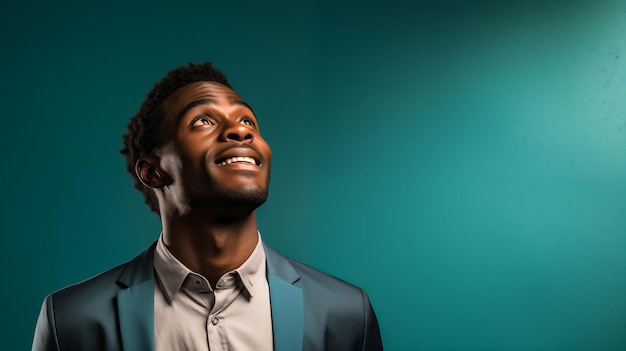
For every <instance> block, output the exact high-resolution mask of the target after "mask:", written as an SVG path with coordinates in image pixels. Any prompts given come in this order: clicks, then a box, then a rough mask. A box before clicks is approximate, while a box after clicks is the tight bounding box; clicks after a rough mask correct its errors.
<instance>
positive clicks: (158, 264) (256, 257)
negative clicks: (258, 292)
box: [154, 233, 267, 302]
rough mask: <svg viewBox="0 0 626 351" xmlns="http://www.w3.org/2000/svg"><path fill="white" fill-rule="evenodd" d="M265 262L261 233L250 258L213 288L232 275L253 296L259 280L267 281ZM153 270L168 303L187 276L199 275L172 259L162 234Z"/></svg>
mask: <svg viewBox="0 0 626 351" xmlns="http://www.w3.org/2000/svg"><path fill="white" fill-rule="evenodd" d="M265 260H266V257H265V250H263V243H262V241H261V233H259V239H258V241H257V244H256V247H255V248H254V250H253V251H252V254H250V257H248V259H247V260H246V261H245V262H244V263H243V264H242V265H241V266H239V268H237V269H235V270H232V271H230V272H226V273H224V275H223V276H222V277H221V278H220V280H218V282H217V286H216V287H214V288H217V289H219V288H220V281H221V280H222V279H228V278H229V277H232V275H233V274H234V275H238V276H239V277H240V279H241V283H242V284H243V286H244V289H245V290H246V291H247V292H248V294H249V295H250V296H254V293H255V286H259V285H260V284H258V281H259V279H267V278H266V277H265V274H264V273H265V269H264V268H265ZM154 270H155V271H156V273H157V276H158V278H159V282H160V286H161V288H162V290H163V293H164V295H165V296H166V297H167V299H168V301H169V302H171V301H172V300H174V299H175V298H176V294H177V293H178V291H179V290H180V289H181V287H182V286H183V283H184V282H185V279H186V278H187V276H188V275H190V274H192V275H200V274H198V273H196V272H193V271H192V270H190V269H189V268H187V267H186V266H185V265H184V264H183V263H182V262H180V261H179V260H178V259H177V258H176V257H174V255H173V254H172V253H171V252H170V250H169V249H168V248H167V246H165V243H164V241H163V233H161V235H160V236H159V239H158V241H157V245H156V249H155V251H154ZM200 276H201V275H200ZM205 279H206V278H205ZM207 282H208V281H207Z"/></svg>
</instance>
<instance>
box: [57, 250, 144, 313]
mask: <svg viewBox="0 0 626 351" xmlns="http://www.w3.org/2000/svg"><path fill="white" fill-rule="evenodd" d="M152 248H153V247H152V246H151V247H150V248H149V249H148V250H146V251H144V252H142V253H141V254H140V255H138V256H136V257H135V258H133V259H132V260H130V261H128V262H126V263H123V264H120V265H118V266H116V267H113V268H111V269H109V270H107V271H105V272H102V273H100V274H97V275H95V276H93V277H91V278H88V279H85V280H83V281H81V282H78V283H75V284H72V285H69V286H67V287H65V288H62V289H60V290H58V291H55V292H53V293H52V294H50V297H49V298H50V299H51V300H52V302H53V303H54V305H55V307H70V306H82V307H83V308H84V307H85V306H89V305H91V304H93V305H98V304H101V303H104V302H105V301H106V300H110V299H112V298H113V297H114V296H115V294H116V293H117V291H118V290H120V289H122V288H124V287H126V286H128V285H129V284H130V281H131V280H132V277H140V278H141V279H149V278H151V276H150V274H151V272H152V271H151V270H148V271H147V272H142V271H146V269H145V265H146V264H149V265H150V266H151V265H152V262H151V261H149V260H150V257H151V255H152V253H151V252H150V250H151V249H152Z"/></svg>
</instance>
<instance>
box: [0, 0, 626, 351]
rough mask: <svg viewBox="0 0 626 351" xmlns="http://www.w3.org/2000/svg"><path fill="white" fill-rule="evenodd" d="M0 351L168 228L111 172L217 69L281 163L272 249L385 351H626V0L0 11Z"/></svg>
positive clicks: (57, 6) (264, 228) (266, 212)
mask: <svg viewBox="0 0 626 351" xmlns="http://www.w3.org/2000/svg"><path fill="white" fill-rule="evenodd" d="M0 30H1V32H0V33H1V34H2V36H1V37H0V38H1V40H2V41H1V47H2V56H1V57H0V61H1V66H0V67H1V69H0V79H1V81H2V85H1V88H0V89H1V91H0V92H1V94H0V99H1V102H2V105H1V106H2V110H1V111H2V119H1V121H2V128H0V136H1V138H0V143H1V144H0V145H1V147H2V150H3V152H2V161H3V162H2V172H0V184H2V187H3V189H2V199H3V201H2V203H3V206H2V218H1V223H2V231H3V236H2V238H3V241H2V245H1V246H0V247H1V251H0V253H1V254H0V260H1V261H0V263H1V265H2V275H3V276H4V279H5V284H3V285H2V286H1V290H2V293H1V294H2V295H1V297H2V301H4V302H5V307H4V309H3V313H2V318H1V324H0V331H1V333H2V336H3V345H9V347H7V348H5V346H3V347H2V349H7V350H9V349H11V350H13V349H14V350H20V349H27V348H29V345H30V340H31V337H32V331H33V328H34V323H35V321H36V318H37V314H38V311H39V307H40V303H41V301H42V299H43V298H44V296H45V295H46V294H47V293H49V292H51V291H53V290H56V289H59V288H61V287H63V286H65V285H68V284H70V283H73V282H76V281H79V280H82V279H85V278H87V277H89V276H92V275H94V274H96V273H98V272H100V271H102V270H104V269H106V268H108V267H112V266H114V265H117V264H119V263H121V262H124V261H126V260H128V259H130V258H132V257H133V256H134V255H135V254H136V253H138V252H139V251H141V250H143V248H145V247H146V246H147V245H149V243H150V242H151V241H152V240H154V239H155V238H156V237H157V235H158V233H159V228H160V223H159V221H158V219H157V217H156V216H154V215H152V214H151V213H150V212H149V211H148V210H147V208H145V206H144V205H143V203H142V199H141V196H140V194H139V193H136V192H135V191H134V190H133V189H132V181H131V178H130V176H128V175H127V174H126V173H125V170H124V160H123V159H122V157H121V156H119V155H118V154H117V151H118V150H119V148H120V146H121V135H122V134H123V132H124V129H125V125H126V122H127V120H128V117H129V116H130V115H132V114H133V113H134V112H135V111H136V109H137V107H138V105H139V104H140V102H141V101H142V99H143V96H144V95H145V93H146V91H147V90H148V89H149V88H150V87H151V85H152V84H153V83H154V81H156V80H158V79H159V78H160V77H161V76H162V75H163V74H164V73H165V72H166V71H167V70H169V69H171V68H173V67H176V66H179V65H181V64H185V63H186V62H188V61H202V60H212V61H214V62H215V63H216V64H217V65H218V66H219V67H220V68H222V69H223V70H224V71H225V72H226V73H227V74H228V75H229V78H230V80H231V82H232V83H233V85H234V87H235V88H236V90H238V91H239V92H240V94H241V95H242V96H244V98H246V99H247V100H248V101H249V102H250V103H251V104H252V105H253V106H254V107H255V111H256V112H257V114H258V116H259V118H260V122H261V128H262V131H263V133H264V136H265V137H266V139H267V140H268V141H269V142H270V144H271V146H272V148H273V152H274V169H273V173H272V189H271V195H270V200H269V201H268V203H267V204H265V205H264V206H263V207H262V208H261V209H260V210H259V217H260V226H261V232H262V234H263V237H264V239H265V240H266V241H267V242H269V243H270V244H271V245H273V246H274V247H275V248H276V249H278V250H279V251H281V252H282V253H284V254H287V255H289V256H292V257H294V258H297V259H300V260H303V261H305V262H307V263H309V264H311V265H313V266H316V267H318V268H320V269H322V270H325V271H327V272H330V273H332V274H335V275H337V276H339V277H342V278H344V279H346V280H349V281H351V282H353V283H355V284H358V285H360V286H362V287H364V288H365V289H366V290H367V291H368V293H369V294H370V298H371V300H372V302H373V304H374V308H375V310H376V312H377V314H378V317H379V321H380V324H381V330H382V333H383V338H384V341H385V345H386V346H387V349H388V350H624V349H626V221H625V217H626V1H596V2H593V1H588V2H580V1H559V2H554V1H553V2H550V1H546V2H539V1H531V2H528V1H508V2H502V1H479V2H471V4H470V2H463V1H446V2H443V3H441V2H435V1H430V2H418V1H404V2H399V1H379V2H375V1H364V2H362V1H360V2H356V1H354V2H351V3H348V2H345V1H344V2H341V1H308V2H307V1H303V2H291V1H270V2H269V3H265V2H258V1H247V2H241V1H239V2H231V3H229V4H226V5H225V4H209V3H208V2H206V1H197V2H189V3H186V4H184V5H181V4H174V2H157V1H151V2H149V1H145V2H142V3H135V4H132V5H129V4H113V3H103V4H98V5H94V4H90V5H87V4H84V3H82V4H73V5H70V4H69V3H63V2H43V1H39V3H32V2H31V3H24V4H22V5H16V4H14V5H12V6H8V5H6V6H3V10H2V12H1V13H0Z"/></svg>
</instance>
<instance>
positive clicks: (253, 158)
mask: <svg viewBox="0 0 626 351" xmlns="http://www.w3.org/2000/svg"><path fill="white" fill-rule="evenodd" d="M262 163H263V158H262V156H261V155H260V154H259V153H258V152H257V151H256V150H255V149H253V148H251V147H248V146H244V147H242V146H237V147H232V148H229V149H227V150H225V151H224V152H222V153H220V154H219V155H218V156H217V157H216V158H215V164H216V165H218V166H226V165H230V164H247V165H253V166H257V167H261V165H262Z"/></svg>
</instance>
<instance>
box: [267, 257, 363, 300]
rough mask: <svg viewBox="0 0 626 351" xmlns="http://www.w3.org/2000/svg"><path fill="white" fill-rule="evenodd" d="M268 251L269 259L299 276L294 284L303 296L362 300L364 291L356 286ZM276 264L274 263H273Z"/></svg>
mask: <svg viewBox="0 0 626 351" xmlns="http://www.w3.org/2000/svg"><path fill="white" fill-rule="evenodd" d="M266 251H268V255H269V257H270V259H273V260H275V261H276V257H278V258H279V260H278V264H281V261H283V262H282V264H285V263H286V264H288V265H290V266H291V267H292V268H293V269H294V270H295V272H297V274H298V275H299V279H298V280H297V281H296V282H295V283H294V284H295V285H297V286H300V287H302V288H303V289H304V290H305V294H307V295H308V294H316V295H318V296H326V297H331V296H334V297H337V298H339V299H341V300H344V299H348V300H354V299H355V298H356V299H361V298H363V295H364V294H365V293H364V291H363V290H362V289H361V288H359V287H358V286H356V285H354V284H352V283H349V282H347V281H345V280H343V279H341V278H338V277H336V276H334V275H331V274H329V273H326V272H323V271H321V270H319V269H317V268H314V267H312V266H310V265H308V264H306V263H303V262H301V261H299V260H296V259H293V258H290V257H287V256H284V255H282V254H280V253H277V252H276V251H274V250H272V249H271V248H270V249H269V250H266ZM274 264H276V263H274Z"/></svg>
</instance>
